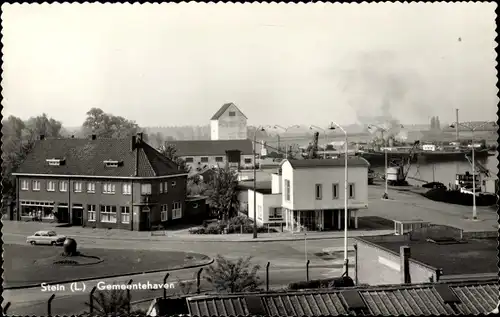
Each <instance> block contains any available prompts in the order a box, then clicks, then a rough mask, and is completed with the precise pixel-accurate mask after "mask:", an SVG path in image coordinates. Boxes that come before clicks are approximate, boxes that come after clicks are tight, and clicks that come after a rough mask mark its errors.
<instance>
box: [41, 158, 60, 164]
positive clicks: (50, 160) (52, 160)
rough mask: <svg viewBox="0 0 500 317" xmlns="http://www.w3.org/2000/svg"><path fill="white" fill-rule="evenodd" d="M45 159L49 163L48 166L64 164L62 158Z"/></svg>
mask: <svg viewBox="0 0 500 317" xmlns="http://www.w3.org/2000/svg"><path fill="white" fill-rule="evenodd" d="M45 161H46V162H47V163H49V165H50V166H60V165H64V159H55V158H52V159H46V160H45Z"/></svg>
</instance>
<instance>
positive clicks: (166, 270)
mask: <svg viewBox="0 0 500 317" xmlns="http://www.w3.org/2000/svg"><path fill="white" fill-rule="evenodd" d="M209 258H210V260H208V261H207V262H206V263H203V264H193V265H188V266H183V267H174V268H171V269H157V270H149V271H140V272H131V273H125V274H111V275H105V276H98V277H84V278H79V279H73V280H63V281H55V282H50V283H47V284H51V285H52V284H66V283H74V282H85V281H91V280H97V279H105V278H114V277H123V276H131V275H140V274H150V273H159V272H172V271H180V270H185V269H194V268H198V267H202V266H207V265H210V264H212V263H214V259H213V258H211V257H209ZM35 287H40V283H36V284H28V285H23V286H10V287H9V286H7V287H4V288H3V289H4V290H16V289H26V288H35Z"/></svg>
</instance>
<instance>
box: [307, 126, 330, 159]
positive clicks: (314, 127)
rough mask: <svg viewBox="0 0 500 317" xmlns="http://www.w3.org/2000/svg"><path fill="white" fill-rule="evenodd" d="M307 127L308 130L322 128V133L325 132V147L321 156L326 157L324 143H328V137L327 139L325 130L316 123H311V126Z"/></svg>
mask: <svg viewBox="0 0 500 317" xmlns="http://www.w3.org/2000/svg"><path fill="white" fill-rule="evenodd" d="M309 129H310V130H312V129H318V130H322V131H323V133H325V149H324V150H323V158H324V159H326V145H327V144H328V139H327V138H328V135H327V133H326V130H325V129H323V128H320V127H318V126H317V125H312V126H310V127H309Z"/></svg>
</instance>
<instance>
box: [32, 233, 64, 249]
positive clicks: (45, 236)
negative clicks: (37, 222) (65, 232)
mask: <svg viewBox="0 0 500 317" xmlns="http://www.w3.org/2000/svg"><path fill="white" fill-rule="evenodd" d="M65 240H66V236H62V235H58V234H57V233H56V232H55V231H50V230H46V231H37V232H35V234H34V235H32V236H29V237H28V238H26V243H30V244H32V245H36V244H48V245H62V244H63V243H64V241H65Z"/></svg>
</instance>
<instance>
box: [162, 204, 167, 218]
mask: <svg viewBox="0 0 500 317" xmlns="http://www.w3.org/2000/svg"><path fill="white" fill-rule="evenodd" d="M161 221H168V205H161Z"/></svg>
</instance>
